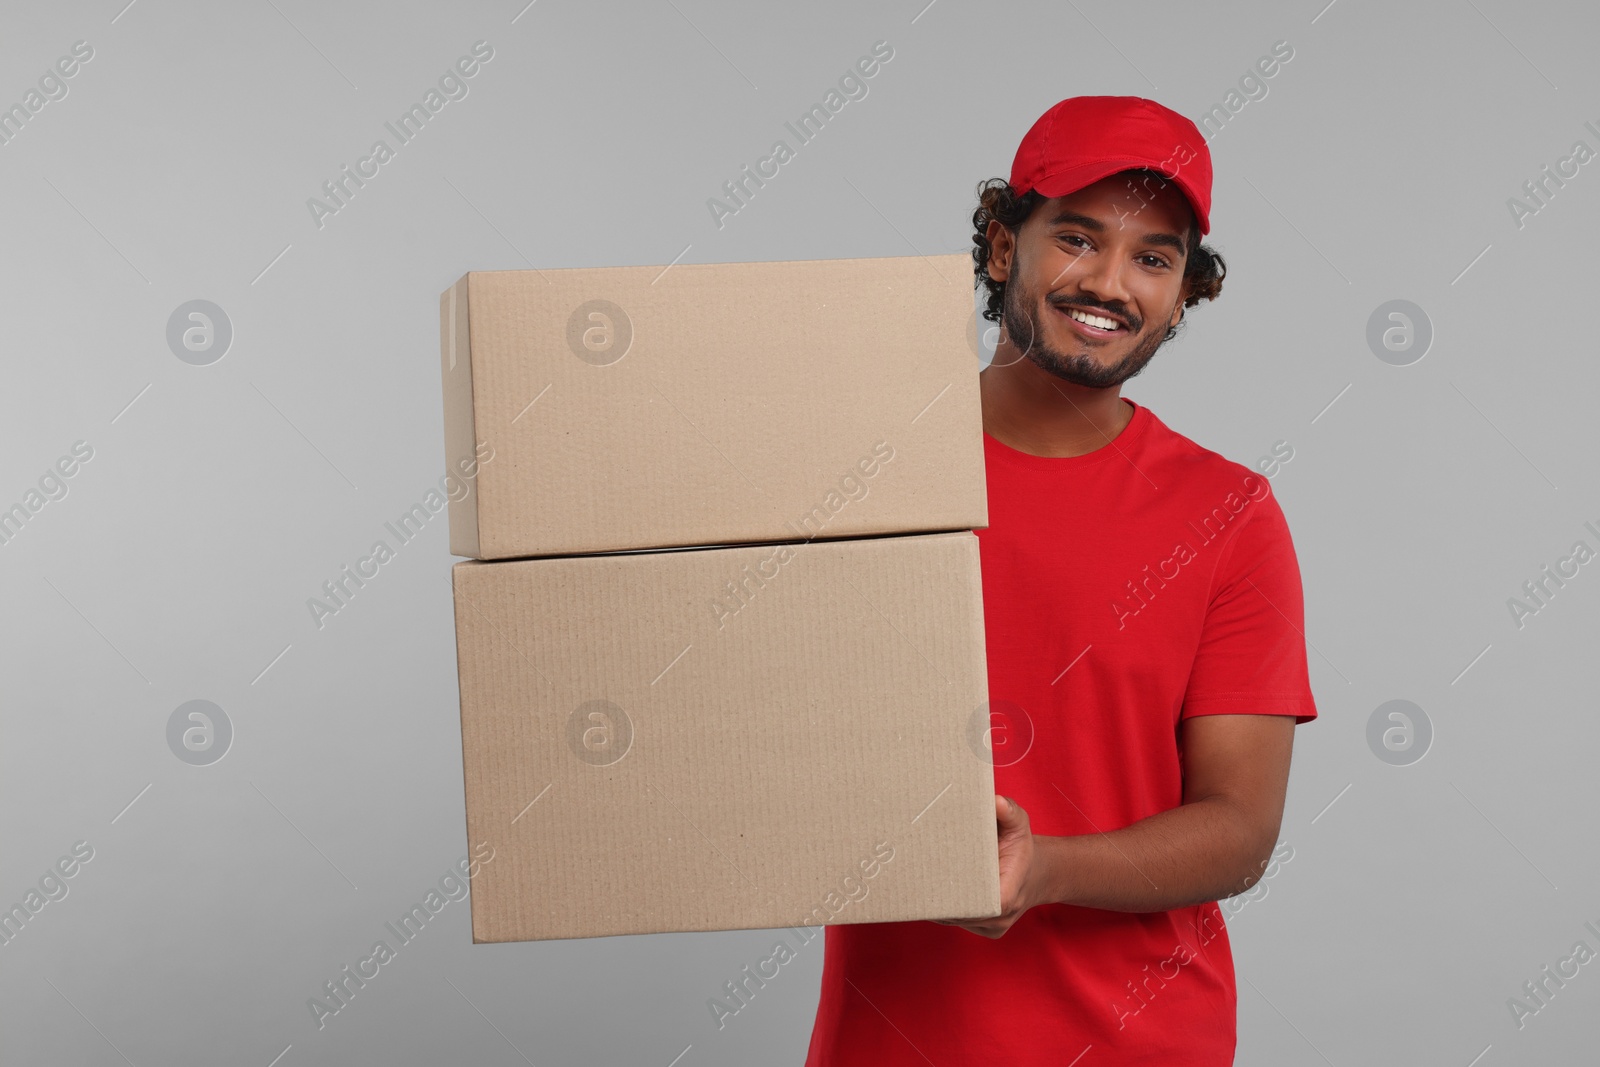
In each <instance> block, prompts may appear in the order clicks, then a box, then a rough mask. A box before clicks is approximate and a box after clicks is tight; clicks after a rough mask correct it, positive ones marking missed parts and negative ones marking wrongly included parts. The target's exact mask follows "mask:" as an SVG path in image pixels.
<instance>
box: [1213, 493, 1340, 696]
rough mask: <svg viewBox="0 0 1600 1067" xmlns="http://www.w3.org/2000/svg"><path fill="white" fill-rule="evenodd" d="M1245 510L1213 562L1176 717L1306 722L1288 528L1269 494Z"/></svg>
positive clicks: (1299, 611) (1301, 637) (1298, 597)
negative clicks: (1263, 717)
mask: <svg viewBox="0 0 1600 1067" xmlns="http://www.w3.org/2000/svg"><path fill="white" fill-rule="evenodd" d="M1257 477H1259V476H1257ZM1248 509H1249V511H1250V515H1249V516H1248V521H1246V522H1244V523H1243V524H1242V525H1240V526H1239V528H1238V530H1237V532H1236V533H1235V534H1234V536H1233V539H1232V540H1231V541H1230V542H1229V543H1228V544H1227V545H1226V546H1224V550H1223V555H1222V557H1221V559H1220V560H1219V562H1218V565H1217V574H1216V576H1215V578H1214V580H1213V582H1212V586H1211V600H1210V603H1209V604H1208V605H1207V607H1206V617H1205V622H1204V624H1203V625H1202V628H1201V632H1200V645H1199V648H1198V650H1197V651H1196V653H1195V658H1194V665H1193V667H1192V668H1191V669H1190V672H1189V685H1188V688H1187V689H1186V690H1185V692H1184V698H1183V710H1182V713H1181V718H1185V719H1186V718H1188V717H1190V716H1191V715H1227V714H1262V715H1293V716H1294V717H1295V723H1296V724H1299V723H1303V722H1310V721H1311V720H1312V719H1314V718H1316V716H1317V709H1316V704H1315V702H1314V700H1313V698H1312V695H1311V680H1310V676H1309V672H1308V670H1307V666H1306V638H1305V602H1304V598H1303V596H1302V592H1301V585H1300V564H1299V561H1298V560H1297V559H1296V557H1295V551H1294V542H1293V540H1292V539H1291V538H1290V536H1289V524H1288V522H1287V521H1286V520H1285V519H1284V516H1283V509H1282V508H1280V507H1279V506H1278V498H1277V496H1276V495H1274V494H1272V493H1271V492H1269V493H1268V494H1267V495H1266V496H1264V497H1262V498H1261V499H1260V500H1252V501H1250V503H1249V504H1248Z"/></svg>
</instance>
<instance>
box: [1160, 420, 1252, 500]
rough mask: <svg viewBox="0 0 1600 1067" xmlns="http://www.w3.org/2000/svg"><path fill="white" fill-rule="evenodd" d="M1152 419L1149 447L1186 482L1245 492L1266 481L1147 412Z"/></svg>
mask: <svg viewBox="0 0 1600 1067" xmlns="http://www.w3.org/2000/svg"><path fill="white" fill-rule="evenodd" d="M1145 414H1146V415H1147V416H1148V417H1149V419H1150V431H1149V434H1148V441H1147V447H1148V448H1149V449H1151V450H1152V451H1154V452H1155V453H1156V454H1158V455H1160V456H1161V457H1162V458H1164V459H1166V460H1168V461H1170V462H1172V463H1175V464H1178V465H1179V466H1180V467H1181V468H1182V469H1183V476H1184V477H1185V479H1186V480H1188V479H1193V480H1194V484H1198V485H1205V486H1212V485H1215V486H1227V487H1229V488H1237V487H1239V486H1240V485H1241V484H1243V485H1244V486H1245V488H1246V489H1248V488H1250V487H1252V486H1254V485H1255V484H1256V483H1257V482H1265V481H1266V478H1265V477H1263V476H1262V475H1261V473H1260V472H1259V471H1257V470H1255V469H1254V468H1253V467H1250V466H1247V465H1246V464H1243V463H1240V462H1238V461H1237V460H1232V459H1229V458H1228V457H1227V456H1224V455H1223V454H1222V453H1220V452H1217V451H1214V450H1213V449H1209V448H1207V447H1205V446H1204V445H1202V444H1200V443H1199V442H1197V441H1195V440H1194V439H1193V438H1191V437H1188V436H1186V435H1184V434H1181V433H1179V432H1178V431H1177V430H1174V429H1173V428H1172V427H1170V426H1168V425H1167V424H1166V423H1165V422H1163V421H1162V420H1161V419H1160V417H1158V416H1157V415H1156V413H1155V412H1154V411H1153V410H1152V409H1150V408H1145Z"/></svg>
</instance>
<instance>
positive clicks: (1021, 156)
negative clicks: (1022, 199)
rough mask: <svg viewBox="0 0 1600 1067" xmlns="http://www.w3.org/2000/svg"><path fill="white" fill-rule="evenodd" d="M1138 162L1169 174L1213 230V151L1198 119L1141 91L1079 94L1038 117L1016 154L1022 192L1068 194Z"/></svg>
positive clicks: (1015, 180)
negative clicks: (1130, 94) (1201, 132)
mask: <svg viewBox="0 0 1600 1067" xmlns="http://www.w3.org/2000/svg"><path fill="white" fill-rule="evenodd" d="M1137 167H1149V168H1150V169H1151V170H1153V171H1156V172H1157V173H1159V174H1162V175H1164V176H1165V177H1167V178H1170V179H1171V180H1172V181H1173V182H1174V183H1176V184H1177V186H1178V189H1179V190H1180V191H1182V193H1183V195H1184V196H1185V197H1186V198H1187V199H1188V201H1189V206H1190V207H1191V208H1193V209H1194V217H1195V221H1197V222H1198V223H1199V224H1200V232H1201V233H1202V234H1205V233H1209V232H1210V230H1211V219H1210V213H1211V151H1210V149H1208V148H1207V147H1206V140H1205V138H1204V137H1203V136H1201V134H1200V130H1199V128H1198V127H1197V126H1195V124H1194V123H1192V122H1190V121H1189V120H1188V119H1186V118H1184V117H1183V116H1182V115H1180V114H1178V113H1177V112H1176V111H1173V110H1171V109H1170V108H1166V107H1163V106H1162V105H1160V104H1158V103H1156V102H1155V101H1154V100H1146V99H1145V98H1144V97H1142V96H1074V97H1072V98H1070V99H1067V100H1063V101H1061V102H1060V103H1059V104H1056V105H1055V106H1054V107H1052V108H1051V109H1050V110H1049V111H1046V112H1045V113H1044V114H1043V115H1041V116H1039V121H1037V122H1035V123H1034V124H1033V127H1032V128H1031V129H1029V130H1028V132H1027V134H1026V135H1025V136H1024V137H1023V138H1022V143H1021V144H1019V145H1018V146H1017V155H1016V158H1015V159H1013V160H1012V161H1011V187H1012V188H1013V189H1014V190H1016V192H1017V194H1018V195H1019V196H1020V195H1021V194H1023V193H1026V192H1028V191H1029V190H1030V189H1037V190H1038V191H1039V193H1040V194H1041V195H1043V196H1047V197H1049V196H1066V195H1067V194H1068V193H1075V192H1077V191H1078V190H1079V189H1082V188H1084V187H1085V186H1088V185H1093V184H1094V183H1095V182H1097V181H1099V180H1100V179H1101V178H1106V177H1109V176H1111V175H1113V174H1115V173H1117V172H1118V171H1122V170H1128V169H1131V168H1137Z"/></svg>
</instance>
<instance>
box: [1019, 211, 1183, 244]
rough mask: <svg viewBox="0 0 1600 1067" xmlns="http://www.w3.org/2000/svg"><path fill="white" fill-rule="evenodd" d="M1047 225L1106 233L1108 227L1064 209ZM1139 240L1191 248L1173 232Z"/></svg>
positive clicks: (1153, 234)
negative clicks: (1081, 228)
mask: <svg viewBox="0 0 1600 1067" xmlns="http://www.w3.org/2000/svg"><path fill="white" fill-rule="evenodd" d="M1047 225H1050V226H1081V227H1083V228H1084V229H1086V230H1089V231H1091V232H1093V233H1104V232H1105V229H1106V224H1105V223H1103V222H1101V221H1100V220H1099V219H1097V218H1092V217H1090V216H1088V215H1080V214H1078V213H1077V212H1075V211H1063V212H1061V213H1060V214H1058V215H1056V216H1055V217H1053V218H1052V219H1051V220H1050V221H1049V223H1048V224H1047ZM1139 240H1140V241H1141V242H1142V243H1144V244H1147V245H1156V246H1158V247H1162V248H1170V249H1172V250H1173V251H1175V252H1178V253H1186V252H1187V251H1188V248H1189V246H1188V245H1186V244H1184V242H1183V238H1181V237H1179V236H1177V235H1176V234H1171V233H1147V234H1145V235H1143V236H1142V237H1140V238H1139Z"/></svg>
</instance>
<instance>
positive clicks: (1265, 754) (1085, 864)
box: [933, 714, 1295, 938]
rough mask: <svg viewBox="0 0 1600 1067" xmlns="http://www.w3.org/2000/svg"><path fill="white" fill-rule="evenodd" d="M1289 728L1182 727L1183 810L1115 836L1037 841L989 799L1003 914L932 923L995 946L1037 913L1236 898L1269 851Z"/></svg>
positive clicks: (1261, 721)
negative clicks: (1050, 908) (1037, 909)
mask: <svg viewBox="0 0 1600 1067" xmlns="http://www.w3.org/2000/svg"><path fill="white" fill-rule="evenodd" d="M1294 727H1295V716H1293V715H1265V714H1238V715H1225V714H1214V715H1194V716H1190V717H1189V718H1187V719H1185V720H1183V733H1182V736H1181V738H1180V744H1181V745H1182V747H1183V764H1184V779H1183V803H1181V804H1180V805H1179V806H1178V807H1176V808H1172V809H1170V810H1168V811H1163V812H1158V813H1156V814H1155V815H1151V816H1149V817H1148V818H1145V819H1140V820H1139V821H1138V822H1136V823H1132V824H1130V825H1128V826H1124V827H1122V828H1120V829H1116V830H1110V831H1105V832H1101V833H1089V834H1074V835H1068V836H1049V835H1045V834H1034V833H1033V832H1032V829H1031V828H1030V826H1029V821H1028V813H1027V812H1025V811H1023V810H1022V808H1020V807H1018V806H1016V805H1015V804H1012V803H1011V802H1010V800H1009V799H1008V798H1000V797H997V798H996V799H995V813H996V817H997V819H998V820H999V824H1000V907H1001V913H1000V915H999V916H998V917H996V918H992V919H935V920H933V921H934V922H938V923H942V924H944V925H946V926H964V927H966V928H967V929H968V930H971V931H972V932H973V933H976V934H982V935H983V936H985V937H991V938H993V937H1002V936H1004V934H1005V932H1006V931H1007V930H1009V929H1010V928H1011V925H1012V924H1013V923H1015V922H1016V921H1017V919H1019V918H1021V916H1022V914H1023V913H1024V912H1025V911H1027V910H1028V909H1029V908H1031V907H1033V906H1035V905H1037V904H1052V903H1060V904H1077V905H1079V906H1082V907H1086V908H1103V909H1105V910H1107V911H1127V912H1152V911H1170V910H1171V909H1173V908H1182V907H1187V906H1189V905H1191V904H1202V903H1205V902H1206V901H1210V900H1221V899H1223V898H1224V897H1230V896H1233V895H1235V894H1237V893H1242V892H1244V891H1245V890H1247V889H1249V888H1250V887H1251V886H1252V885H1254V884H1255V882H1256V881H1257V880H1258V879H1260V877H1261V872H1262V871H1263V870H1264V869H1265V868H1266V866H1267V864H1268V862H1269V860H1270V857H1271V853H1272V848H1273V845H1274V844H1275V843H1276V842H1277V837H1278V828H1279V825H1280V823H1281V822H1282V819H1283V800H1284V794H1285V793H1286V792H1287V790H1288V786H1289V758H1290V753H1291V751H1292V750H1293V747H1294ZM1067 800H1068V801H1069V802H1071V803H1072V804H1074V805H1076V803H1077V802H1076V801H1075V800H1073V799H1072V798H1071V797H1070V796H1069V797H1067Z"/></svg>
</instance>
